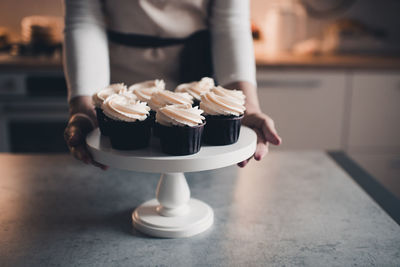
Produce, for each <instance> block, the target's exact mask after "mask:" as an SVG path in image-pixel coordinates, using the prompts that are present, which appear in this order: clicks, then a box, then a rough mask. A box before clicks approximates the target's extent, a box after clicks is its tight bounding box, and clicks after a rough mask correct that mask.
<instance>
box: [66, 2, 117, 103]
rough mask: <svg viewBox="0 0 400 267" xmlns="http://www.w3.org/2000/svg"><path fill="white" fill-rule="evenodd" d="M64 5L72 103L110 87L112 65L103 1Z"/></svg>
mask: <svg viewBox="0 0 400 267" xmlns="http://www.w3.org/2000/svg"><path fill="white" fill-rule="evenodd" d="M64 4H65V30H64V55H63V56H64V72H65V75H66V79H67V85H68V99H71V98H73V97H75V96H79V95H91V94H93V93H94V92H95V91H96V90H97V89H99V88H102V87H105V86H106V85H108V84H109V82H110V64H109V52H108V42H107V35H106V30H105V22H104V17H103V12H102V7H101V2H100V0H85V1H82V0H65V2H64Z"/></svg>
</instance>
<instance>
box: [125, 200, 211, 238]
mask: <svg viewBox="0 0 400 267" xmlns="http://www.w3.org/2000/svg"><path fill="white" fill-rule="evenodd" d="M159 207H160V204H159V202H158V201H157V199H152V200H149V201H147V202H145V203H143V204H142V205H140V206H139V207H138V208H136V210H135V211H134V212H133V213H132V222H133V226H134V227H135V228H136V229H137V230H139V231H140V232H142V233H144V234H147V235H150V236H155V237H164V238H178V237H189V236H194V235H197V234H199V233H201V232H203V231H205V230H207V229H208V228H210V227H211V225H212V224H213V221H214V212H213V210H212V209H211V207H210V206H208V205H207V204H206V203H204V202H202V201H200V200H197V199H194V198H191V199H190V200H189V202H188V203H187V212H185V213H184V215H181V216H171V217H167V216H163V215H160V214H159V211H158V209H159Z"/></svg>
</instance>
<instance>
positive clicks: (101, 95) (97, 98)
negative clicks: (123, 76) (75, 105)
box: [92, 83, 127, 135]
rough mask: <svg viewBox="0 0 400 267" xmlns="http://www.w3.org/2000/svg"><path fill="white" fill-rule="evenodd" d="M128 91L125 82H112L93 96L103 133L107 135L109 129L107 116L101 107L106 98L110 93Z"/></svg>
mask: <svg viewBox="0 0 400 267" xmlns="http://www.w3.org/2000/svg"><path fill="white" fill-rule="evenodd" d="M124 92H127V88H126V85H125V84H123V83H115V84H111V85H109V86H107V87H105V88H103V89H101V90H100V91H98V92H96V93H95V94H93V96H92V101H93V105H94V107H95V110H96V116H97V122H98V125H99V128H100V132H101V134H103V135H107V129H106V127H105V125H106V123H105V116H104V113H103V111H102V109H101V106H102V105H103V102H104V100H105V99H106V98H107V97H109V96H110V95H113V94H117V93H124Z"/></svg>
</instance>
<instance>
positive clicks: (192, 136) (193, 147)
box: [155, 122, 205, 156]
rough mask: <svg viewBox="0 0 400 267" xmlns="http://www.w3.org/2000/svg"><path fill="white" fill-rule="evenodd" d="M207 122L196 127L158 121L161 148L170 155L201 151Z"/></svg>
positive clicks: (156, 126) (157, 127)
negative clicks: (166, 124) (170, 124)
mask: <svg viewBox="0 0 400 267" xmlns="http://www.w3.org/2000/svg"><path fill="white" fill-rule="evenodd" d="M204 125H205V123H203V124H201V125H197V126H194V127H189V126H183V127H180V126H164V125H161V124H159V123H157V122H156V124H155V129H157V131H158V133H159V137H160V144H161V150H162V151H163V152H164V153H166V154H169V155H174V156H182V155H191V154H195V153H197V152H199V150H200V147H201V140H202V135H203V129H204Z"/></svg>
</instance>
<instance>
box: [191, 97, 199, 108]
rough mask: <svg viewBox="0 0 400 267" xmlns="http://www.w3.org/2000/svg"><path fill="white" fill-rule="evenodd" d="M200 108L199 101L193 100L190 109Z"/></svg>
mask: <svg viewBox="0 0 400 267" xmlns="http://www.w3.org/2000/svg"><path fill="white" fill-rule="evenodd" d="M196 106H200V100H198V99H193V105H192V107H196Z"/></svg>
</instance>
